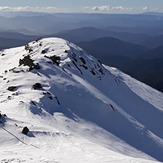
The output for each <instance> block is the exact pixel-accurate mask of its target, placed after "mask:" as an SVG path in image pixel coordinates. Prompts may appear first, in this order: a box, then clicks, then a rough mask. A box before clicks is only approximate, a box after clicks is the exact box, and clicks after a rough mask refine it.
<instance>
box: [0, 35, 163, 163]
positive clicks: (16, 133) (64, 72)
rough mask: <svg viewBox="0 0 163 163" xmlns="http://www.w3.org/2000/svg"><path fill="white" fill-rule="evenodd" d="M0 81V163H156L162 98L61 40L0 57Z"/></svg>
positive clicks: (162, 133)
mask: <svg viewBox="0 0 163 163" xmlns="http://www.w3.org/2000/svg"><path fill="white" fill-rule="evenodd" d="M0 82H1V85H0V111H1V115H2V117H1V118H0V125H1V129H0V156H2V157H1V158H0V159H1V162H5V161H8V162H10V161H13V160H14V161H17V162H21V161H22V162H23V161H26V162H76V160H78V162H110V161H111V162H131V161H132V162H153V161H147V160H143V159H136V158H144V159H148V160H154V159H156V160H159V161H163V130H162V127H163V109H162V106H163V94H162V93H160V92H158V91H156V90H154V89H152V88H150V87H148V86H147V85H145V84H142V83H140V82H138V81H136V80H134V79H133V78H131V77H129V76H127V75H125V74H123V73H122V72H120V71H118V70H116V69H113V68H110V67H108V66H104V65H102V64H101V63H100V61H98V60H97V59H95V58H93V57H92V56H90V55H88V54H87V53H86V52H85V51H84V50H82V49H81V48H79V47H77V46H76V45H74V44H72V43H70V42H68V41H65V40H63V39H59V38H46V39H40V40H36V41H34V42H31V43H29V44H28V45H25V46H22V47H18V48H13V49H7V50H3V51H1V52H0ZM4 114H6V115H7V117H6V116H4ZM25 126H27V127H28V128H29V130H30V132H29V133H28V134H27V135H23V134H22V133H21V131H22V129H23V127H25ZM8 148H10V149H9V150H8ZM36 151H37V153H38V154H37V155H36ZM47 151H48V152H47ZM22 152H23V154H22ZM7 153H10V157H8V156H6V155H7ZM25 153H27V154H28V155H29V156H30V157H26V156H25ZM54 153H55V154H54ZM129 156H130V157H129ZM131 156H132V157H135V158H132V157H131Z"/></svg>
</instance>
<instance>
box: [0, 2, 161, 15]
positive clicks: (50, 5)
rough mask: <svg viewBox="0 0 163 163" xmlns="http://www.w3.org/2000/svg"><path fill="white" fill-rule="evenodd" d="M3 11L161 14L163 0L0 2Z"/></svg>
mask: <svg viewBox="0 0 163 163" xmlns="http://www.w3.org/2000/svg"><path fill="white" fill-rule="evenodd" d="M0 10H3V11H45V12H104V13H140V12H147V11H154V12H163V0H0Z"/></svg>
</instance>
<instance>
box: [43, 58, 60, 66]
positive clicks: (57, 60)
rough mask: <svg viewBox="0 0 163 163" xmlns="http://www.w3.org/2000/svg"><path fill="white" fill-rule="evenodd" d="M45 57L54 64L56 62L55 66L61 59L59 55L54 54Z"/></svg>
mask: <svg viewBox="0 0 163 163" xmlns="http://www.w3.org/2000/svg"><path fill="white" fill-rule="evenodd" d="M45 57H46V58H49V59H51V60H52V61H53V63H54V64H56V65H57V66H59V64H60V61H61V58H60V57H58V56H55V55H53V56H51V57H48V56H45Z"/></svg>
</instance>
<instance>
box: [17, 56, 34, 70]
mask: <svg viewBox="0 0 163 163" xmlns="http://www.w3.org/2000/svg"><path fill="white" fill-rule="evenodd" d="M33 62H34V61H33V60H32V59H31V58H30V56H29V55H27V56H25V57H24V58H23V59H20V60H19V66H21V65H24V66H29V67H30V68H34V66H35V64H34V63H33Z"/></svg>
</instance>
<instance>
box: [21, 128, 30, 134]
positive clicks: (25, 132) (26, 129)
mask: <svg viewBox="0 0 163 163" xmlns="http://www.w3.org/2000/svg"><path fill="white" fill-rule="evenodd" d="M28 132H29V129H28V127H24V128H23V130H22V133H23V134H25V135H27V134H28Z"/></svg>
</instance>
